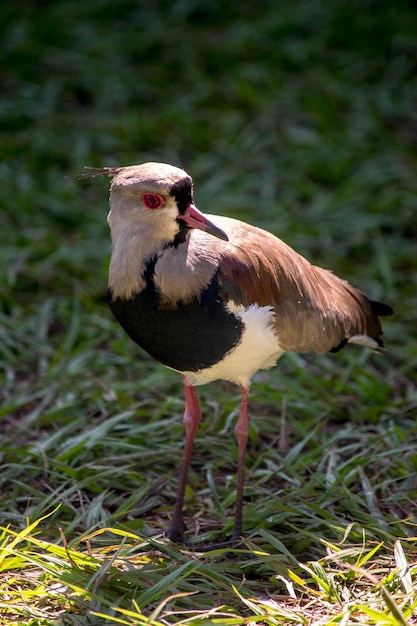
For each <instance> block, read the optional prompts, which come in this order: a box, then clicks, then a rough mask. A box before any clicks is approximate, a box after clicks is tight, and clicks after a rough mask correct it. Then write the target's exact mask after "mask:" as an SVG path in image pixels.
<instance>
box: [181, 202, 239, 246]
mask: <svg viewBox="0 0 417 626" xmlns="http://www.w3.org/2000/svg"><path fill="white" fill-rule="evenodd" d="M178 219H179V220H181V221H183V222H185V223H186V224H187V226H188V227H189V228H198V229H199V230H204V232H206V233H208V234H209V235H213V236H214V237H218V238H219V239H223V240H224V241H229V237H228V236H227V235H226V233H225V232H224V231H223V230H221V228H219V227H218V226H216V225H215V224H213V222H210V220H208V219H207V218H206V216H205V215H203V213H201V211H199V210H198V209H197V207H196V206H194V204H189V205H188V207H187V208H186V211H185V213H184V215H181V216H180V217H178Z"/></svg>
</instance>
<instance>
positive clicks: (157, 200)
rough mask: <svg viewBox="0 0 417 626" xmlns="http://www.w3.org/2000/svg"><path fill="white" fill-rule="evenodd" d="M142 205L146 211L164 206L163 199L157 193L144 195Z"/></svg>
mask: <svg viewBox="0 0 417 626" xmlns="http://www.w3.org/2000/svg"><path fill="white" fill-rule="evenodd" d="M142 200H143V204H144V205H145V206H146V207H148V209H159V208H160V207H161V206H162V205H163V204H164V199H163V197H162V196H160V195H158V194H157V193H145V194H144V195H143V196H142Z"/></svg>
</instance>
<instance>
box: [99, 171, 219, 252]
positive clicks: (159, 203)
mask: <svg viewBox="0 0 417 626" xmlns="http://www.w3.org/2000/svg"><path fill="white" fill-rule="evenodd" d="M98 174H107V175H109V176H113V181H112V184H111V188H110V213H109V215H108V222H109V225H110V227H111V229H112V231H117V230H119V229H129V228H131V229H136V228H140V229H141V230H142V232H144V233H148V235H149V236H150V237H152V238H158V239H160V240H161V241H165V242H169V241H176V240H178V241H181V240H182V239H184V238H185V236H186V234H187V233H188V231H189V230H190V229H191V228H198V229H200V230H203V231H205V232H207V233H209V234H210V235H213V236H215V237H218V238H219V239H223V240H225V241H228V237H227V235H226V233H224V232H223V231H222V230H221V229H220V228H218V227H217V226H216V225H215V224H213V222H211V221H210V220H209V219H207V217H205V215H203V213H201V212H200V211H199V210H198V209H197V207H196V206H195V205H194V204H193V194H192V191H193V181H192V178H191V177H190V176H189V175H188V174H187V173H186V172H185V171H184V170H182V169H180V168H178V167H173V166H172V165H167V164H165V163H144V164H142V165H132V166H129V167H120V168H104V169H102V170H99V172H98Z"/></svg>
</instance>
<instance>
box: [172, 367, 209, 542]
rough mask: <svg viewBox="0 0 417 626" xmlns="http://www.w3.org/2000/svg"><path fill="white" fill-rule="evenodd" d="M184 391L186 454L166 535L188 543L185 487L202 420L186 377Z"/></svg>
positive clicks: (176, 540) (192, 390)
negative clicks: (184, 506) (184, 510)
mask: <svg viewBox="0 0 417 626" xmlns="http://www.w3.org/2000/svg"><path fill="white" fill-rule="evenodd" d="M184 391H185V413H184V419H183V423H184V427H185V447H184V456H183V461H182V468H181V474H180V481H179V486H178V493H177V501H176V503H175V508H174V513H173V515H172V520H171V524H170V525H169V528H168V530H167V532H166V536H167V537H168V539H171V541H175V542H176V543H183V544H186V543H188V542H187V539H186V537H185V534H184V530H185V525H184V518H183V515H182V509H183V504H184V494H185V487H186V485H187V475H188V469H189V467H190V461H191V453H192V450H193V445H194V439H195V435H196V432H197V429H198V425H199V424H200V420H201V409H200V405H199V404H198V399H197V394H196V392H195V388H194V387H191V385H187V383H186V382H185V378H184Z"/></svg>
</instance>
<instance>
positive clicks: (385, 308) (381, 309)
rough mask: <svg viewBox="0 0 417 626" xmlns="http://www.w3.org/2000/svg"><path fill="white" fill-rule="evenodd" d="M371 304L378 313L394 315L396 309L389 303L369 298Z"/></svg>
mask: <svg viewBox="0 0 417 626" xmlns="http://www.w3.org/2000/svg"><path fill="white" fill-rule="evenodd" d="M369 304H370V305H371V307H372V309H373V310H374V311H375V313H376V314H377V315H381V316H384V315H393V313H394V309H393V308H391V307H390V306H389V305H388V304H384V303H383V302H376V300H369Z"/></svg>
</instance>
